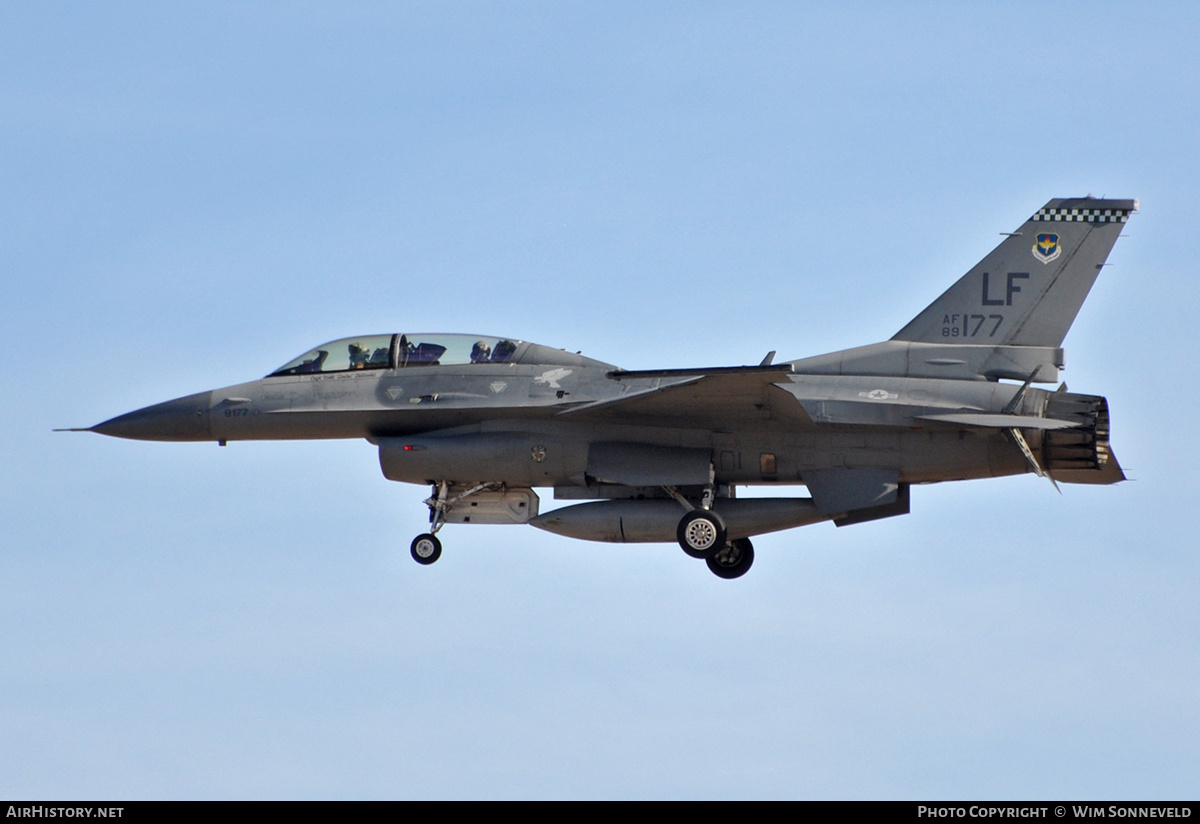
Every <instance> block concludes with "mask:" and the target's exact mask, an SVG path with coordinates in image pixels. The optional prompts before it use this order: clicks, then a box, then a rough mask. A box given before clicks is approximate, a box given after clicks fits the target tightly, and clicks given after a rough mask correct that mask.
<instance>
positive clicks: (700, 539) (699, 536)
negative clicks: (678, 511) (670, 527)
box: [675, 509, 726, 558]
mask: <svg viewBox="0 0 1200 824" xmlns="http://www.w3.org/2000/svg"><path fill="white" fill-rule="evenodd" d="M675 538H676V540H678V541H679V546H680V547H681V548H682V549H683V551H684V552H686V553H687V554H688V555H689V556H690V557H692V558H707V557H708V556H710V555H712V554H714V553H715V552H717V551H718V550H719V549H720V548H721V547H723V546H725V538H726V531H725V522H724V521H722V520H721V516H720V515H718V514H717V513H715V512H710V511H708V510H706V509H693V510H692V511H691V512H689V513H688V514H686V515H684V516H683V518H681V519H680V521H679V527H678V528H677V529H676V530H675Z"/></svg>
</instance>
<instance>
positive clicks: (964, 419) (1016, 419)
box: [915, 412, 1079, 429]
mask: <svg viewBox="0 0 1200 824" xmlns="http://www.w3.org/2000/svg"><path fill="white" fill-rule="evenodd" d="M915 417H916V419H917V420H921V421H940V422H942V423H955V424H958V425H959V426H980V427H984V428H986V429H1070V428H1071V427H1073V426H1079V423H1078V422H1076V421H1057V420H1054V419H1052V418H1039V417H1038V416H1036V415H988V414H984V413H975V412H964V413H954V414H950V415H916V416H915Z"/></svg>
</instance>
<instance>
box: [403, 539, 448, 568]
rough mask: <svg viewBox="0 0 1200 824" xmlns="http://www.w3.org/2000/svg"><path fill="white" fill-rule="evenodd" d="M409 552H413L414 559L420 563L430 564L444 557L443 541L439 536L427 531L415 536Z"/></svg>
mask: <svg viewBox="0 0 1200 824" xmlns="http://www.w3.org/2000/svg"><path fill="white" fill-rule="evenodd" d="M409 552H411V553H412V556H413V560H414V561H416V562H417V563H418V564H425V565H426V566H428V565H429V564H432V563H433V562H434V561H436V560H437V559H438V558H441V557H442V542H441V541H439V540H438V539H437V536H435V535H430V534H429V533H428V532H426V533H425V534H423V535H418V536H417V537H415V538H413V542H412V546H411V547H409Z"/></svg>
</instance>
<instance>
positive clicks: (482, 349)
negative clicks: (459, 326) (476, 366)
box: [471, 340, 492, 363]
mask: <svg viewBox="0 0 1200 824" xmlns="http://www.w3.org/2000/svg"><path fill="white" fill-rule="evenodd" d="M491 358H492V347H490V346H488V343H487V341H485V340H478V341H475V345H474V346H472V347H471V363H487V362H488V361H489V360H491Z"/></svg>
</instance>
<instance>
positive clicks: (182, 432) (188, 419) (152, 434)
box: [92, 391, 212, 441]
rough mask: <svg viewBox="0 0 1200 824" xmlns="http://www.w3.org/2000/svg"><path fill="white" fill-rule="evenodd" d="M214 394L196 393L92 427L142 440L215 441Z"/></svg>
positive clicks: (112, 434) (115, 436)
mask: <svg viewBox="0 0 1200 824" xmlns="http://www.w3.org/2000/svg"><path fill="white" fill-rule="evenodd" d="M211 401H212V392H211V391H210V392H197V393H196V394H195V395H188V396H186V397H183V398H176V399H175V400H173V401H167V402H166V403H156V404H154V405H153V406H147V407H146V408H144V409H138V410H136V411H134V412H127V413H126V414H124V415H118V416H117V417H115V418H112V419H111V420H107V421H105V422H104V423H98V424H96V425H95V426H93V427H92V431H93V432H99V433H100V434H101V435H111V436H112V437H114V438H134V439H136V440H140V441H207V440H211V439H212V425H211V423H210V421H209V417H208V407H209V404H210V403H211Z"/></svg>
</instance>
